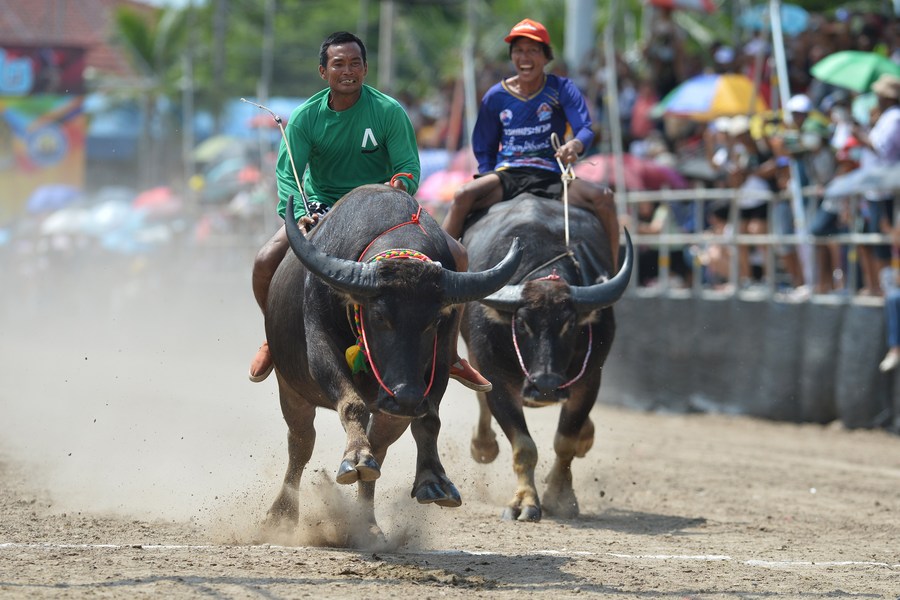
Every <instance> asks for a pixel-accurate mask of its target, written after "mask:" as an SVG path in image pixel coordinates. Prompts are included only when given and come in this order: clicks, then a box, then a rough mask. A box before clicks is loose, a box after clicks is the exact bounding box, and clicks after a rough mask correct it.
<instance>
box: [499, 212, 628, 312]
mask: <svg viewBox="0 0 900 600" xmlns="http://www.w3.org/2000/svg"><path fill="white" fill-rule="evenodd" d="M633 267H634V248H633V247H632V244H631V236H630V235H629V234H628V230H627V229H626V230H625V261H624V263H623V264H622V268H621V269H619V272H618V273H616V276H615V277H613V278H612V279H610V280H609V281H604V282H603V283H597V284H595V285H586V286H576V285H572V286H570V290H571V294H572V302H573V303H574V304H575V307H576V309H577V310H578V311H579V312H590V311H592V310H596V309H599V308H604V307H606V306H610V305H612V304H614V303H615V302H616V301H617V300H618V299H619V298H621V297H622V294H623V293H625V288H627V287H628V282H629V281H631V271H632V269H633ZM524 287H525V286H524V284H517V285H507V286H504V287H503V288H502V289H501V290H500V291H498V292H496V293H494V294H491V295H490V296H488V297H487V298H485V299H483V300H481V303H482V304H484V305H485V306H488V307H490V308H493V309H494V310H497V311H501V312H515V311H516V309H518V308H519V307H520V306H522V290H523V289H524Z"/></svg>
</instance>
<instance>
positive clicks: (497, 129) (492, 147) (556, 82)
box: [472, 74, 594, 173]
mask: <svg viewBox="0 0 900 600" xmlns="http://www.w3.org/2000/svg"><path fill="white" fill-rule="evenodd" d="M567 126H568V127H569V128H571V132H572V133H573V135H574V136H575V137H577V138H578V139H579V140H581V143H582V144H584V148H585V150H587V149H588V148H590V146H591V142H593V140H594V133H593V131H592V130H591V116H590V114H589V113H588V109H587V103H586V102H585V100H584V95H582V93H581V90H579V89H578V86H576V85H575V84H574V83H573V82H572V80H571V79H567V78H565V77H559V76H557V75H552V74H550V75H547V76H546V77H545V80H544V86H543V87H542V88H541V89H540V90H539V91H538V92H537V93H535V94H534V95H532V96H530V97H527V98H525V97H523V96H519V95H518V94H515V93H513V92H512V91H510V89H509V88H508V87H507V86H506V82H505V81H501V82H500V83H498V84H496V85H494V86H493V87H491V89H489V90H488V91H487V93H485V95H484V98H482V100H481V107H480V108H479V110H478V120H477V121H476V122H475V130H474V131H473V133H472V150H473V151H474V152H475V158H476V159H477V160H478V172H479V173H485V172H487V171H493V170H496V169H503V168H508V167H535V168H539V169H547V170H550V171H555V172H557V173H558V172H559V165H558V164H557V163H556V158H554V156H553V155H554V153H555V150H554V149H553V145H552V144H551V142H550V134H551V133H553V132H556V135H557V136H559V141H560V143H564V142H565V140H566V131H567Z"/></svg>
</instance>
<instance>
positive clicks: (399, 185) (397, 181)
mask: <svg viewBox="0 0 900 600" xmlns="http://www.w3.org/2000/svg"><path fill="white" fill-rule="evenodd" d="M384 183H385V184H386V185H389V186H391V187H392V188H394V189H397V190H400V191H401V192H405V191H406V184H405V183H404V182H403V178H402V177H396V178H394V179H391V180H390V181H385V182H384Z"/></svg>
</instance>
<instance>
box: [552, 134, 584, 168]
mask: <svg viewBox="0 0 900 600" xmlns="http://www.w3.org/2000/svg"><path fill="white" fill-rule="evenodd" d="M583 150H584V145H583V144H582V143H581V140H578V139H571V140H569V141H568V142H566V143H565V144H563V145H562V146H560V147H559V149H558V150H557V151H556V158H558V159H559V160H560V162H562V164H564V165H571V164H573V163H574V162H575V161H577V160H578V156H579V155H580V154H581V152H582V151H583Z"/></svg>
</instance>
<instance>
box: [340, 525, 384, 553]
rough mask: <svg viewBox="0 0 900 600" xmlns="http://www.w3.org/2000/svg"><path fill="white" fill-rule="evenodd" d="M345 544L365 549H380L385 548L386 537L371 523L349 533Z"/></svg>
mask: <svg viewBox="0 0 900 600" xmlns="http://www.w3.org/2000/svg"><path fill="white" fill-rule="evenodd" d="M347 546H349V547H351V548H362V549H365V550H382V549H384V548H387V546H388V539H387V536H385V535H384V532H383V531H381V527H379V526H378V525H377V524H374V523H373V524H371V525H369V526H368V527H366V528H364V529H360V530H358V531H355V532H353V533H351V534H350V535H349V536H348V537H347Z"/></svg>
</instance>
